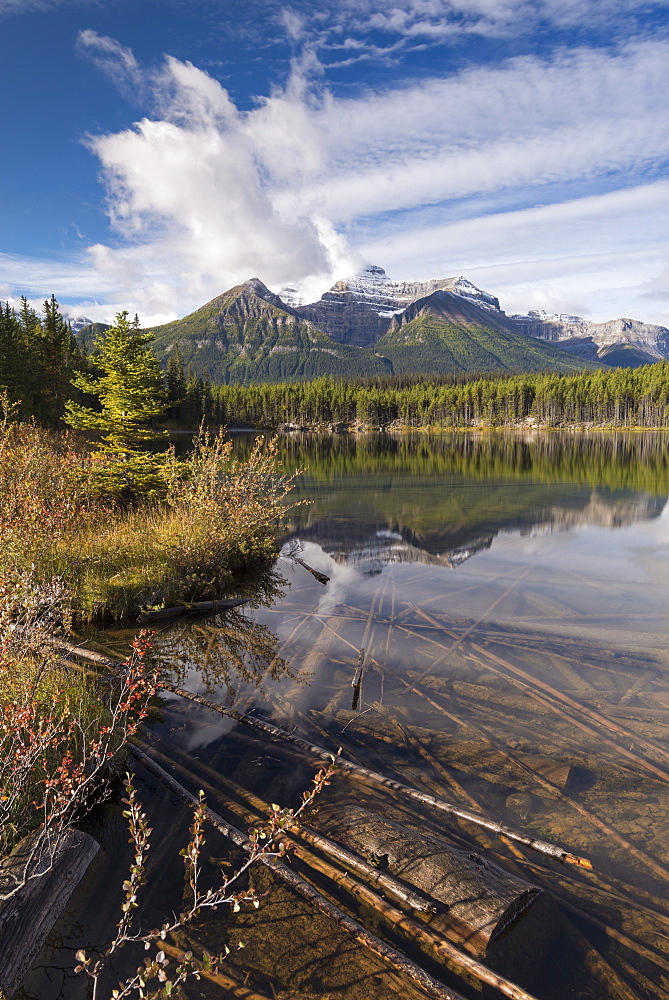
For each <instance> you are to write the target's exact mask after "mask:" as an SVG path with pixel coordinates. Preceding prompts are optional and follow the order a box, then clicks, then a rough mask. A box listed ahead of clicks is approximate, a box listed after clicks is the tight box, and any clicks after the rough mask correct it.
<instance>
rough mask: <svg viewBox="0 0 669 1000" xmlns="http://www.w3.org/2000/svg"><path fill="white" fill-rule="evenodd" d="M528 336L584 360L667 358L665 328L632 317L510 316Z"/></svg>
mask: <svg viewBox="0 0 669 1000" xmlns="http://www.w3.org/2000/svg"><path fill="white" fill-rule="evenodd" d="M510 318H511V319H512V320H513V322H514V323H516V325H517V327H518V329H520V330H522V331H523V332H524V333H527V334H528V335H529V336H530V337H536V338H538V339H540V340H544V341H549V342H551V343H556V344H559V345H560V347H562V348H563V350H565V351H569V352H570V353H571V354H575V355H577V356H578V357H580V358H584V359H586V360H588V361H602V362H604V364H607V365H613V366H625V367H631V368H635V367H637V366H638V365H648V364H652V363H653V362H655V361H664V360H667V359H668V358H669V330H667V328H666V327H664V326H653V325H652V324H650V323H641V322H639V320H635V319H626V318H624V319H613V320H609V321H608V322H606V323H591V322H589V321H588V320H585V319H583V318H582V317H581V316H569V315H566V314H564V313H560V314H557V313H546V312H544V311H543V310H533V311H531V312H529V313H527V314H526V315H514V316H511V317H510Z"/></svg>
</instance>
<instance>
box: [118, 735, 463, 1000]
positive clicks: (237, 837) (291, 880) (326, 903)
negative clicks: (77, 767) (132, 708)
mask: <svg viewBox="0 0 669 1000" xmlns="http://www.w3.org/2000/svg"><path fill="white" fill-rule="evenodd" d="M131 753H132V755H133V756H134V757H135V758H136V760H138V761H139V763H140V764H142V766H143V767H145V768H146V769H147V771H149V772H150V773H151V774H153V775H155V777H157V778H158V779H159V780H160V781H161V782H162V783H163V784H164V785H166V786H167V787H168V788H169V789H171V791H172V792H174V794H175V795H176V796H177V797H178V798H180V799H181V801H182V802H185V803H186V805H188V806H190V807H191V808H195V807H196V806H198V805H199V799H197V798H196V797H195V796H194V795H191V793H190V792H189V791H188V790H187V789H186V788H184V786H183V785H181V784H180V783H179V782H178V781H176V779H174V778H173V777H172V776H171V775H170V774H168V773H167V771H165V770H164V768H162V767H161V766H160V765H159V764H157V763H156V761H154V760H153V759H152V758H151V757H149V756H147V754H145V753H143V752H142V751H141V750H140V749H139V748H138V747H132V749H131ZM204 815H205V818H206V819H207V821H208V822H209V823H210V824H211V825H212V826H213V827H214V828H215V829H216V830H218V831H219V833H222V834H223V836H224V837H228V838H229V839H230V840H232V842H233V843H235V844H237V845H238V846H239V847H241V848H242V850H244V851H247V852H252V850H253V845H252V844H251V841H250V840H249V838H248V837H247V836H246V835H245V834H243V833H242V832H241V831H240V830H238V829H237V828H236V827H234V826H232V825H231V824H230V823H226V821H225V820H224V819H223V817H222V816H219V815H218V814H217V813H215V812H214V811H213V810H212V809H210V808H209V807H208V806H205V808H204ZM258 860H259V861H260V862H261V863H262V864H263V865H265V866H266V867H268V868H269V869H270V870H271V871H272V872H273V873H274V874H275V875H276V876H277V878H280V879H281V880H282V881H283V882H286V883H287V884H288V885H290V886H291V887H292V888H293V889H295V891H296V892H297V893H299V895H300V896H302V898H303V899H306V900H308V901H309V902H310V903H312V904H313V905H314V906H315V907H316V909H318V910H320V912H321V913H324V914H325V915H326V916H328V917H329V918H330V919H331V920H332V921H334V922H335V923H336V924H337V925H338V926H339V927H341V928H342V929H343V930H345V931H346V932H347V933H348V934H350V935H351V937H352V938H353V939H354V940H356V941H357V942H358V943H359V944H361V945H363V946H364V947H365V948H368V949H369V950H370V951H372V952H374V953H375V954H376V955H379V956H380V957H381V958H383V959H384V960H385V961H386V962H388V963H389V964H390V965H392V966H393V968H395V969H397V970H398V971H400V972H402V973H404V975H406V976H408V978H409V979H412V980H413V981H414V982H415V983H418V984H419V986H422V988H423V989H424V990H425V991H426V993H428V995H429V996H431V997H434V998H435V1000H464V998H463V997H462V995H461V994H460V993H456V992H455V990H451V989H449V988H448V987H446V986H444V985H443V983H440V982H439V981H438V980H436V979H433V978H432V976H430V975H429V974H428V973H427V972H425V970H424V969H421V968H420V966H418V965H416V964H415V963H414V962H412V961H411V960H410V959H408V958H407V957H406V956H405V955H403V954H402V953H401V952H398V951H397V950H396V949H395V948H392V947H391V946H390V945H388V944H386V942H385V941H382V940H381V939H380V938H377V937H376V935H374V934H372V933H370V932H369V931H368V930H366V929H365V928H364V927H363V926H362V925H361V924H359V923H358V922H357V920H353V918H352V917H349V916H348V914H346V913H344V912H343V911H342V910H340V909H339V908H338V907H337V906H335V905H334V904H333V903H331V902H330V900H329V899H327V898H326V897H325V896H324V895H323V894H322V893H321V892H319V891H318V890H317V889H315V888H314V886H312V885H311V883H309V882H307V881H306V880H305V879H303V878H302V877H301V876H300V875H298V874H297V872H294V871H293V870H292V869H291V868H289V867H288V866H287V865H285V864H284V863H283V862H282V861H280V860H278V859H277V858H272V857H270V856H268V855H264V856H263V855H261V856H260V857H259V858H258Z"/></svg>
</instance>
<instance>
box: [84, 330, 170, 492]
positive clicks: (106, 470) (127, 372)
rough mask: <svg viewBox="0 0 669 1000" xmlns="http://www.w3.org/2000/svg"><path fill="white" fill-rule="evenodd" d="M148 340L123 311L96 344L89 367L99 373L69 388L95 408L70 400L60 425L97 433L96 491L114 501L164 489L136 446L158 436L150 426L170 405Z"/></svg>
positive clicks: (151, 459)
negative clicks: (103, 460) (95, 402)
mask: <svg viewBox="0 0 669 1000" xmlns="http://www.w3.org/2000/svg"><path fill="white" fill-rule="evenodd" d="M152 340H153V337H152V335H151V334H150V333H142V331H141V330H140V328H139V322H138V320H137V317H135V320H134V322H132V323H131V322H130V321H129V320H128V313H127V312H120V313H117V315H116V322H115V323H114V324H113V325H112V326H110V327H109V328H108V329H107V330H105V331H104V332H103V333H101V334H100V335H99V336H98V337H97V338H96V340H95V351H94V353H93V354H92V355H91V357H90V363H91V364H92V366H93V367H94V369H97V370H98V372H99V375H98V376H97V377H95V376H89V375H85V374H83V373H80V374H79V375H77V376H76V377H75V378H74V379H73V380H72V385H73V386H75V387H76V388H77V389H79V390H80V391H81V392H83V393H86V394H87V395H89V396H95V397H97V399H98V402H99V409H93V408H91V407H86V406H83V405H81V404H80V403H76V402H74V401H73V400H69V401H68V403H67V405H66V407H65V421H66V423H68V424H69V425H70V427H74V428H76V429H78V430H93V431H98V432H99V433H100V434H101V436H102V437H101V441H100V443H99V444H98V446H97V447H98V450H99V451H100V452H101V453H102V454H103V455H104V456H105V457H106V459H107V460H108V461H107V462H106V463H105V464H104V465H103V466H102V467H101V469H100V476H99V478H100V484H101V487H102V488H103V489H104V490H105V491H106V492H108V493H112V494H114V495H115V496H117V497H118V498H119V499H136V498H137V497H138V496H142V495H149V494H155V493H156V492H160V490H161V488H162V486H164V480H163V479H162V477H161V473H160V470H161V459H160V456H155V455H151V454H148V453H146V452H142V451H141V450H140V448H139V445H140V444H141V443H142V442H143V441H149V440H151V439H153V438H156V437H158V436H159V434H158V433H157V432H156V431H155V429H154V428H153V427H152V426H151V424H152V421H154V420H155V419H156V418H158V417H160V416H162V414H163V413H164V412H165V410H166V409H167V407H168V405H169V402H168V399H167V394H166V392H165V386H164V382H163V376H162V372H161V370H160V365H159V364H158V359H157V358H156V356H155V354H154V353H153V351H152V350H151V348H150V347H149V346H148V345H149V344H150V343H151V341H152Z"/></svg>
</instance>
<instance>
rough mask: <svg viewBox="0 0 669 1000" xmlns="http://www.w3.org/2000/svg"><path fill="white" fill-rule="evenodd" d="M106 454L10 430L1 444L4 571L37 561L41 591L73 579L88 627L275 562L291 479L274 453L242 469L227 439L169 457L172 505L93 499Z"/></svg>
mask: <svg viewBox="0 0 669 1000" xmlns="http://www.w3.org/2000/svg"><path fill="white" fill-rule="evenodd" d="M96 462H97V463H99V458H97V457H96V458H91V456H90V455H89V454H88V453H87V452H86V450H85V448H82V447H77V445H76V442H75V440H74V439H73V438H72V437H71V436H68V435H54V434H49V433H47V432H45V431H44V430H41V429H39V428H36V427H25V426H23V427H17V426H15V425H9V426H6V427H5V428H4V429H3V434H2V440H0V574H2V575H4V576H5V577H7V578H10V577H12V576H15V575H16V574H20V573H22V572H23V571H24V570H25V569H26V567H27V566H30V565H31V564H33V565H34V567H35V576H36V578H37V579H38V580H39V581H40V582H41V583H42V584H44V583H45V582H47V581H51V580H54V579H57V580H61V581H66V585H67V588H68V590H69V592H70V594H71V611H72V614H73V615H74V617H75V618H76V619H77V620H79V621H89V620H93V619H96V618H101V617H107V618H115V619H120V618H126V617H130V616H134V615H136V614H137V612H138V610H139V609H140V608H142V607H157V606H163V605H166V604H167V605H169V604H174V603H179V602H181V601H193V600H199V599H207V598H210V597H216V596H219V595H220V594H222V593H224V592H225V590H226V588H227V587H228V586H229V585H230V582H231V581H232V579H233V576H234V575H235V574H238V573H240V572H243V571H244V570H246V569H248V568H250V567H251V566H252V565H254V564H257V563H258V562H260V561H262V560H264V559H267V558H269V557H271V556H272V555H273V554H274V552H275V534H274V532H275V525H276V523H277V521H278V520H279V519H280V518H281V517H283V516H284V515H285V513H286V511H287V510H288V509H289V507H288V505H287V496H288V493H289V492H290V489H291V487H292V484H293V480H294V478H295V477H294V476H282V475H279V474H278V473H277V471H276V447H275V445H274V444H273V443H270V444H267V445H263V444H262V443H261V441H260V440H258V441H257V442H256V445H255V447H254V448H253V450H252V453H251V455H250V456H249V458H248V459H247V460H245V461H243V462H240V461H238V460H236V459H235V458H234V457H233V454H232V445H231V442H229V441H226V440H225V439H224V438H223V436H222V435H218V436H217V437H211V436H209V435H207V434H201V435H200V436H199V437H198V438H197V440H196V442H195V445H194V448H193V450H192V452H191V454H190V455H189V456H188V457H187V458H186V459H184V460H178V459H177V458H176V457H175V456H174V454H172V453H168V455H167V456H164V457H163V458H162V460H161V464H160V469H161V475H162V477H163V479H164V484H165V487H164V491H163V497H162V498H161V499H160V500H156V499H151V500H148V501H146V502H144V503H139V504H136V505H135V506H133V507H123V506H121V505H119V504H117V503H115V502H114V501H111V500H109V499H106V500H105V499H101V498H100V497H99V496H96V491H95V482H96V476H97V474H98V472H99V469H98V468H97V466H96Z"/></svg>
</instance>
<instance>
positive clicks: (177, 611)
mask: <svg viewBox="0 0 669 1000" xmlns="http://www.w3.org/2000/svg"><path fill="white" fill-rule="evenodd" d="M248 603H249V601H248V598H241V597H240V598H234V599H232V598H231V599H229V600H220V601H194V602H193V603H192V604H179V605H177V606H176V607H174V608H160V609H159V610H158V611H143V612H142V614H141V615H138V616H137V621H138V622H141V623H142V624H145V623H146V622H155V621H159V620H160V619H162V618H178V617H179V616H180V615H204V614H206V613H207V612H208V611H226V610H228V609H229V608H239V607H241V606H242V604H248Z"/></svg>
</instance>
